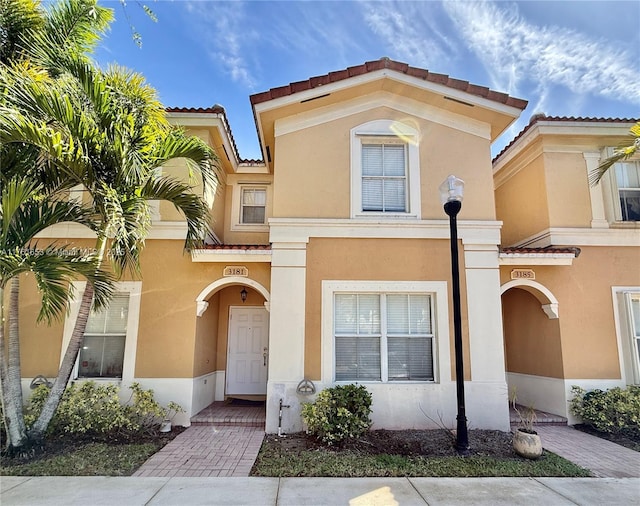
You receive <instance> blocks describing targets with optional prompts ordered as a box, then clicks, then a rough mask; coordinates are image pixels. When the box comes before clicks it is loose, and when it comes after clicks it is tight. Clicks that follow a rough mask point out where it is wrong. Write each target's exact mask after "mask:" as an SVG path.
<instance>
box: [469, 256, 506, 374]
mask: <svg viewBox="0 0 640 506" xmlns="http://www.w3.org/2000/svg"><path fill="white" fill-rule="evenodd" d="M464 261H465V276H466V282H467V314H468V317H469V347H470V355H471V381H505V367H504V347H503V346H504V344H503V343H504V339H503V335H502V310H501V307H502V305H501V303H500V300H501V299H500V269H499V267H498V248H497V246H495V245H486V244H465V245H464Z"/></svg>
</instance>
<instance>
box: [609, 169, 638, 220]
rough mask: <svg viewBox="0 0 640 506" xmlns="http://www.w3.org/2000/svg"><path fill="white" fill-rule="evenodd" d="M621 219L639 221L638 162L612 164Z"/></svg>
mask: <svg viewBox="0 0 640 506" xmlns="http://www.w3.org/2000/svg"><path fill="white" fill-rule="evenodd" d="M614 167H615V173H616V184H617V186H618V194H619V196H620V213H621V218H622V221H640V162H621V163H616V164H615V165H614Z"/></svg>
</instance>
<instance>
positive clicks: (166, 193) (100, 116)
mask: <svg viewBox="0 0 640 506" xmlns="http://www.w3.org/2000/svg"><path fill="white" fill-rule="evenodd" d="M0 1H2V0H0ZM7 1H10V0H7ZM66 3H68V4H82V5H88V4H93V5H95V2H94V1H93V2H92V1H91V0H76V1H75V2H74V1H73V0H67V2H66ZM71 11H72V10H71V9H68V10H67V11H66V12H67V13H69V12H71ZM58 24H59V25H60V26H61V27H62V31H63V32H65V33H67V32H69V31H70V30H69V29H68V27H69V26H70V25H69V24H66V23H61V22H60V23H58ZM54 25H55V24H54ZM52 28H53V29H54V30H53V32H54V33H53V34H52V33H47V32H40V34H34V35H33V37H32V40H34V41H35V43H34V45H33V49H32V50H31V51H30V55H31V57H33V59H34V61H37V62H40V64H41V66H40V67H39V69H41V70H42V69H43V70H45V72H38V71H34V69H33V68H29V69H25V67H24V66H21V67H19V68H17V67H16V66H13V67H9V66H2V68H1V72H0V142H1V144H0V149H3V150H4V151H5V152H6V151H7V150H11V149H14V148H15V149H23V150H27V151H28V152H29V153H34V152H35V153H36V154H37V155H36V158H37V161H38V163H37V166H36V167H35V168H34V167H32V168H29V170H28V175H29V177H31V178H32V179H33V180H37V181H40V182H42V183H43V185H45V187H46V190H47V192H49V194H53V193H56V192H60V191H61V190H65V189H68V188H69V187H71V186H75V185H82V187H83V188H84V190H85V191H86V192H87V193H88V195H89V196H90V197H91V199H92V205H93V209H94V213H95V215H94V226H93V229H94V230H95V232H96V234H97V243H96V248H95V249H96V251H97V256H96V259H95V260H96V264H95V267H96V268H99V267H101V266H102V264H103V262H104V260H105V256H106V255H107V251H110V252H111V254H110V255H108V257H109V258H111V259H112V260H113V264H114V270H115V272H116V274H117V275H118V276H119V275H121V274H122V273H123V272H124V271H125V270H127V269H128V270H130V271H132V272H133V273H134V274H139V255H140V252H141V250H142V248H143V246H144V239H145V237H146V235H147V232H148V229H149V226H150V215H151V213H150V207H149V201H150V200H167V201H169V202H171V203H173V204H174V205H175V207H176V208H177V209H179V210H180V211H181V212H182V213H183V214H184V216H185V218H186V221H187V236H186V242H185V246H186V247H192V246H194V245H196V244H198V243H199V242H200V241H201V240H202V239H203V237H204V234H205V232H206V229H207V217H208V208H207V205H206V204H205V202H204V201H203V200H202V198H201V197H200V196H198V195H197V194H196V193H194V192H193V188H192V185H191V184H188V183H185V182H183V181H180V180H177V179H172V178H168V177H166V176H162V175H161V174H158V170H157V169H158V168H160V167H161V166H162V165H163V164H164V163H165V162H167V161H169V160H172V159H175V158H182V159H184V160H185V161H186V163H187V166H188V167H189V169H190V173H194V174H195V173H196V172H197V174H198V175H199V176H200V177H201V179H202V183H203V185H204V186H209V185H215V184H216V181H217V177H216V175H217V170H218V169H217V163H216V159H215V156H214V154H213V152H212V151H211V149H210V148H209V147H208V146H207V145H206V144H205V143H204V142H203V141H201V140H200V139H198V138H196V137H189V136H186V135H185V134H184V133H183V132H182V131H180V130H176V129H175V128H173V127H171V126H170V125H169V123H168V121H167V119H166V114H165V111H164V107H163V106H162V104H161V103H160V102H159V101H158V100H157V98H156V94H155V91H154V90H153V89H152V88H151V87H150V86H148V85H147V84H146V83H145V82H144V79H143V78H142V77H141V76H139V75H138V74H135V73H133V72H129V71H126V70H124V69H119V68H113V69H111V70H109V71H107V72H102V71H100V70H99V69H96V68H95V67H93V66H92V65H91V64H90V63H89V62H88V61H87V58H85V57H84V53H83V52H82V50H79V51H76V52H73V51H63V52H57V49H56V47H55V46H56V45H57V44H56V43H51V41H54V42H55V41H60V40H70V39H69V37H65V36H60V37H57V36H55V26H53V27H52ZM34 33H35V32H34ZM43 33H44V35H43ZM90 33H91V30H89V34H90ZM81 40H84V39H83V38H81ZM52 80H55V83H53V82H52ZM34 169H37V170H34ZM94 292H95V287H94V285H93V284H92V283H88V284H87V285H86V288H85V291H84V293H83V294H82V299H81V304H80V311H79V315H78V318H77V320H76V322H75V327H74V330H73V333H72V337H71V340H70V343H69V346H68V348H67V350H66V353H65V356H64V358H63V361H62V364H61V367H60V370H59V373H58V377H57V378H56V380H55V383H54V386H53V388H52V390H51V392H50V395H49V398H48V400H47V402H46V403H45V406H44V408H43V410H42V413H41V415H40V417H39V419H38V420H37V421H36V423H35V424H34V425H33V426H32V427H31V429H30V431H29V433H28V435H29V437H30V438H39V437H41V436H42V434H43V433H44V431H45V430H46V427H47V426H48V423H49V421H50V420H51V417H52V416H53V414H54V413H55V409H56V408H57V405H58V403H59V401H60V398H61V396H62V393H63V392H64V389H65V387H66V385H67V383H68V380H69V377H70V375H71V371H72V369H73V365H74V364H75V361H76V359H77V355H78V352H79V348H80V346H81V344H82V340H83V336H84V330H85V328H86V323H87V318H88V316H89V312H90V308H91V303H92V300H93V299H94V296H95V295H96V293H94Z"/></svg>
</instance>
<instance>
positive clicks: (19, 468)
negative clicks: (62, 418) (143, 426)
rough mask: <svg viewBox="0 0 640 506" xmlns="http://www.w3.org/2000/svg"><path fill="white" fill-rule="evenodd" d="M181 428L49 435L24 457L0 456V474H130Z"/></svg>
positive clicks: (181, 429) (180, 430)
mask: <svg viewBox="0 0 640 506" xmlns="http://www.w3.org/2000/svg"><path fill="white" fill-rule="evenodd" d="M183 430H184V429H183V428H182V427H174V429H173V431H171V432H169V433H159V432H156V433H155V434H144V435H142V434H128V435H125V436H123V435H121V434H119V435H109V434H107V435H100V436H93V437H91V436H82V435H63V436H51V437H49V438H48V439H46V440H45V442H44V444H43V445H42V447H41V448H40V449H39V450H38V451H34V452H33V454H32V455H30V456H28V457H24V458H7V457H4V456H3V457H2V460H0V475H1V476H130V475H131V474H133V473H134V472H135V471H136V469H138V468H139V467H140V466H141V465H142V464H144V462H145V461H146V460H147V459H148V458H149V457H151V456H152V455H153V454H154V453H156V452H157V451H158V450H160V449H161V448H162V447H163V446H164V445H166V444H167V443H168V442H169V441H171V440H172V439H173V438H174V437H176V436H177V435H178V434H180V432H182V431H183Z"/></svg>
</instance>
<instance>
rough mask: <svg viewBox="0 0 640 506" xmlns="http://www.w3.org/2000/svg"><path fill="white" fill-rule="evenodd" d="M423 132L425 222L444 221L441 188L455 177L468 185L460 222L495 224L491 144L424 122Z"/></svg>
mask: <svg viewBox="0 0 640 506" xmlns="http://www.w3.org/2000/svg"><path fill="white" fill-rule="evenodd" d="M421 132H422V138H421V142H420V169H421V176H420V181H421V186H422V188H421V194H422V218H423V219H427V220H431V219H436V220H437V219H442V217H443V214H444V213H443V211H442V203H441V202H440V193H439V191H438V187H439V186H440V185H441V184H442V182H443V181H444V180H445V179H446V178H447V176H449V175H450V174H453V175H455V176H456V177H459V178H460V179H462V180H463V181H464V182H465V186H464V202H463V204H462V209H461V211H460V215H459V219H460V220H495V219H496V211H495V204H494V200H493V176H492V173H491V162H490V161H489V160H490V159H491V152H490V150H491V148H490V145H489V141H488V140H487V139H483V138H481V137H476V136H474V135H471V134H468V133H465V132H462V131H460V130H455V129H453V128H448V127H445V126H442V125H438V124H435V123H428V122H422V124H421Z"/></svg>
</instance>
